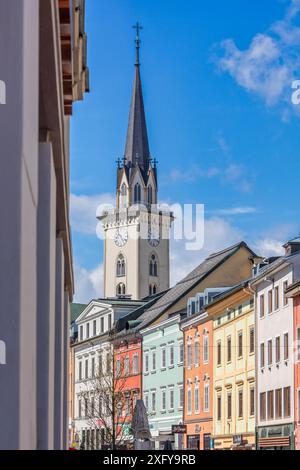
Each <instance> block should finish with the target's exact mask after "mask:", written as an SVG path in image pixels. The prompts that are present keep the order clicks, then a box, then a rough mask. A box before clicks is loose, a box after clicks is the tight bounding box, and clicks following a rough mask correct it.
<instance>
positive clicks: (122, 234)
mask: <svg viewBox="0 0 300 470" xmlns="http://www.w3.org/2000/svg"><path fill="white" fill-rule="evenodd" d="M127 241H128V231H127V229H126V228H120V229H119V230H117V231H116V234H115V244H116V245H117V246H118V247H122V246H124V245H126V243H127Z"/></svg>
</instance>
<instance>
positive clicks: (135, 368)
mask: <svg viewBox="0 0 300 470" xmlns="http://www.w3.org/2000/svg"><path fill="white" fill-rule="evenodd" d="M132 373H133V374H134V375H137V374H138V373H139V355H138V353H135V354H134V355H133V357H132Z"/></svg>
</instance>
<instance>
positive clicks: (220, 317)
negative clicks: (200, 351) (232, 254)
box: [207, 283, 255, 450]
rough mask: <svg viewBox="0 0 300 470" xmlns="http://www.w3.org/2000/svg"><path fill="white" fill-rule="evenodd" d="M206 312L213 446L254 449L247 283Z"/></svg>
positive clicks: (250, 316)
mask: <svg viewBox="0 0 300 470" xmlns="http://www.w3.org/2000/svg"><path fill="white" fill-rule="evenodd" d="M207 312H208V314H209V315H210V316H211V317H213V345H214V355H213V357H214V361H213V362H214V364H213V371H214V372H213V389H214V391H213V393H214V413H213V441H214V449H215V450H219V449H220V450H221V449H222V450H225V449H228V450H234V449H236V450H242V449H255V325H254V322H255V320H254V318H255V317H254V304H253V296H252V294H251V292H250V291H249V289H248V287H247V283H243V284H241V285H240V286H238V287H235V288H233V289H230V290H228V291H227V292H226V293H225V294H223V295H222V296H220V297H219V298H218V299H217V300H216V301H215V302H213V303H212V304H211V305H210V306H209V307H207Z"/></svg>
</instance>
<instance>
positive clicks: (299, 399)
mask: <svg viewBox="0 0 300 470" xmlns="http://www.w3.org/2000/svg"><path fill="white" fill-rule="evenodd" d="M286 294H287V296H288V297H290V298H292V299H293V302H294V344H295V348H294V362H295V365H294V381H295V382H294V400H295V413H294V427H295V449H296V450H300V280H297V281H296V282H295V283H294V284H292V285H291V286H290V287H289V288H288V290H287V292H286Z"/></svg>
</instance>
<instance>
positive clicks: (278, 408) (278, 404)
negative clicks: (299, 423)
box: [275, 388, 282, 418]
mask: <svg viewBox="0 0 300 470" xmlns="http://www.w3.org/2000/svg"><path fill="white" fill-rule="evenodd" d="M275 417H276V418H282V389H281V388H279V389H278V390H275Z"/></svg>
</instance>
